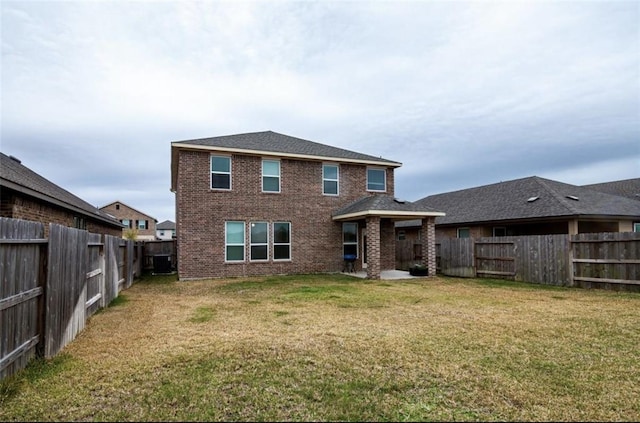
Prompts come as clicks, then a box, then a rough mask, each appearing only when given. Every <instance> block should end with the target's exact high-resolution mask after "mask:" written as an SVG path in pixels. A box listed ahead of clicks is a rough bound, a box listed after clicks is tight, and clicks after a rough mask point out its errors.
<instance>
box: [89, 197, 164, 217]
mask: <svg viewBox="0 0 640 423" xmlns="http://www.w3.org/2000/svg"><path fill="white" fill-rule="evenodd" d="M113 204H120V205H121V206H125V207H126V208H128V209H129V210H133V211H134V212H136V213H140V214H142V215H144V216H147V217H149V218H151V219H153V221H154V222H157V221H158V219H156V218H155V217H153V216H151V215H148V214H147V213H145V212H142V211H140V210H138V209H136V208H134V207H131V206H130V205H128V204H126V203H123V202H122V201H120V200H116V201H112V202H110V203H109V204H105V205H104V206H102V207H100V210H102V211H105V210H104V209H106V208H107V207H109V206H111V205H113ZM109 216H111V214H109ZM114 217H115V216H114Z"/></svg>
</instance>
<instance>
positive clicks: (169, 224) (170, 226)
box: [156, 220, 176, 230]
mask: <svg viewBox="0 0 640 423" xmlns="http://www.w3.org/2000/svg"><path fill="white" fill-rule="evenodd" d="M175 228H176V224H175V222H172V221H170V220H165V221H164V222H162V223H158V224H157V225H156V229H161V230H162V229H175Z"/></svg>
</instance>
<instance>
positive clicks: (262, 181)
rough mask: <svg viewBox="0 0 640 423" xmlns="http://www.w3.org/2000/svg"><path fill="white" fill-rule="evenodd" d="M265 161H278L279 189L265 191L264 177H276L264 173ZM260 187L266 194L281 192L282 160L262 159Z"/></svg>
mask: <svg viewBox="0 0 640 423" xmlns="http://www.w3.org/2000/svg"><path fill="white" fill-rule="evenodd" d="M265 162H274V163H278V175H277V178H278V190H277V191H265V190H264V178H265V177H268V178H275V177H276V176H275V175H265V174H264V163H265ZM260 189H261V190H262V192H263V193H266V194H279V193H280V192H282V164H281V163H280V160H274V159H262V176H261V178H260Z"/></svg>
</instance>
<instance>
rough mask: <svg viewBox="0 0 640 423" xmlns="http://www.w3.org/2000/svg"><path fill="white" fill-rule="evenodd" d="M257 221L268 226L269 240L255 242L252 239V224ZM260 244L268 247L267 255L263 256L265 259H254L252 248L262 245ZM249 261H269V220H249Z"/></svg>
mask: <svg viewBox="0 0 640 423" xmlns="http://www.w3.org/2000/svg"><path fill="white" fill-rule="evenodd" d="M255 223H263V224H264V225H265V226H266V229H267V242H253V240H252V239H251V226H252V225H253V224H255ZM260 246H266V247H267V257H266V258H263V259H254V258H252V257H251V248H252V247H260ZM249 261H250V262H252V263H256V262H265V261H269V222H265V221H256V222H249Z"/></svg>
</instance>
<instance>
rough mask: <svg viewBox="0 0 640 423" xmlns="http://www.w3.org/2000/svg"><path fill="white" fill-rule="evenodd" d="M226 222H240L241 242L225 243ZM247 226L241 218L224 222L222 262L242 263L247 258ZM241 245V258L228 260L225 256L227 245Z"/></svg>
mask: <svg viewBox="0 0 640 423" xmlns="http://www.w3.org/2000/svg"><path fill="white" fill-rule="evenodd" d="M227 223H242V244H228V243H227ZM246 244H247V228H246V225H245V223H244V222H243V221H241V220H227V221H225V222H224V262H225V263H244V262H245V261H246V260H247V246H246ZM240 245H242V251H243V254H242V260H229V259H228V258H227V247H237V246H240Z"/></svg>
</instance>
